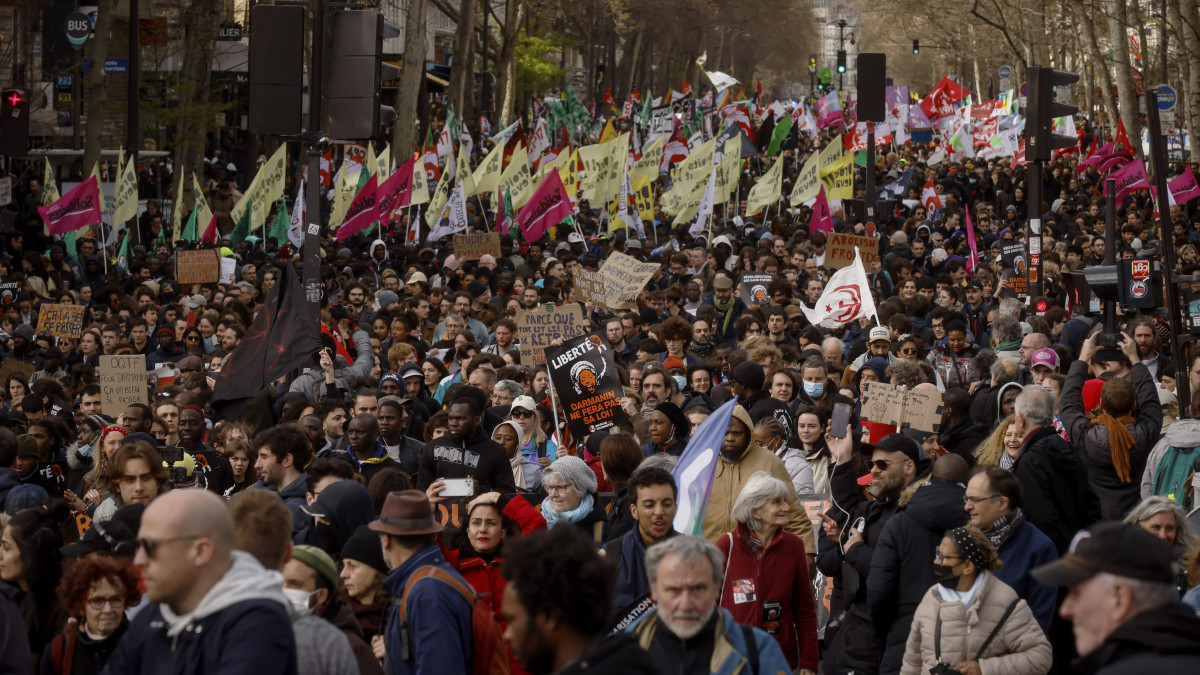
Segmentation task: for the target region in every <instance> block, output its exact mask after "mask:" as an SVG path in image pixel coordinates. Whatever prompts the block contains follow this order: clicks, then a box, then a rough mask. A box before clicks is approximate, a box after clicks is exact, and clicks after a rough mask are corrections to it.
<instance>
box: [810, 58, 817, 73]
mask: <svg viewBox="0 0 1200 675" xmlns="http://www.w3.org/2000/svg"><path fill="white" fill-rule="evenodd" d="M808 72H809V74H810V75H815V74H816V73H817V55H816V54H809V55H808Z"/></svg>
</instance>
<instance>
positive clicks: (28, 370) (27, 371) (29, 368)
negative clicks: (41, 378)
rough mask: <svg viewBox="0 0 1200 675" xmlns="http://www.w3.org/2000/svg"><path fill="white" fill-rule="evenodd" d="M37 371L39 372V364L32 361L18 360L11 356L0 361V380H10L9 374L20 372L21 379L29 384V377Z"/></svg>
mask: <svg viewBox="0 0 1200 675" xmlns="http://www.w3.org/2000/svg"><path fill="white" fill-rule="evenodd" d="M35 372H37V366H35V365H33V364H32V363H25V362H24V361H18V360H16V359H15V358H11V357H10V358H7V359H4V360H3V361H0V382H8V376H9V375H12V374H13V373H18V374H20V375H21V380H22V381H23V382H25V384H26V386H28V385H29V378H30V377H33V374H34V373H35Z"/></svg>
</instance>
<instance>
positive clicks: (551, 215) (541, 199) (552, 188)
mask: <svg viewBox="0 0 1200 675" xmlns="http://www.w3.org/2000/svg"><path fill="white" fill-rule="evenodd" d="M572 213H573V211H572V209H571V199H570V198H569V197H568V196H567V189H566V188H565V187H563V182H562V178H561V177H560V176H559V175H558V172H557V171H551V172H550V173H549V174H547V175H546V179H545V180H543V181H542V184H541V185H539V186H538V187H537V189H536V190H534V192H533V195H532V196H531V197H530V198H529V202H528V203H526V204H525V206H524V207H522V208H521V212H520V213H518V214H517V223H519V224H520V226H521V235H522V236H523V237H525V241H528V242H534V241H537V240H538V239H541V238H542V235H543V234H546V230H548V229H550V227H551V226H553V225H557V224H559V223H560V222H562V220H563V218H566V217H567V216H569V215H571V214H572Z"/></svg>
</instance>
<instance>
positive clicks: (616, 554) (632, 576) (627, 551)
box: [604, 508, 679, 614]
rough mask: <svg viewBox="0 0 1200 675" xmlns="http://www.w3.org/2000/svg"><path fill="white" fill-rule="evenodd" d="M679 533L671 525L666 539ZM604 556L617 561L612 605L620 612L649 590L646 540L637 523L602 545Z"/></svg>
mask: <svg viewBox="0 0 1200 675" xmlns="http://www.w3.org/2000/svg"><path fill="white" fill-rule="evenodd" d="M628 510H629V509H628V508H627V509H626V512H628ZM677 534H679V533H678V532H676V531H675V528H674V527H672V528H671V529H670V531H669V532H667V536H666V539H670V538H671V537H674V536H675V535H677ZM604 557H605V558H615V559H616V563H617V589H616V595H615V596H614V597H613V607H615V608H616V610H617V613H618V614H621V613H623V612H622V609H623V608H624V607H625V606H626V605H628V604H630V603H631V602H633V601H634V600H637V599H638V598H640V597H642V596H643V595H646V594H647V593H649V592H650V580H649V578H648V577H647V573H646V542H645V541H644V540H643V539H642V535H641V532H639V531H638V526H637V523H636V522H635V523H634V526H633V529H631V530H628V531H627V532H625V534H623V535H621V538H620V539H611V540H609V541H608V543H606V544H605V545H604Z"/></svg>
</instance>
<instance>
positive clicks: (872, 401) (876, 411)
mask: <svg viewBox="0 0 1200 675" xmlns="http://www.w3.org/2000/svg"><path fill="white" fill-rule="evenodd" d="M862 417H863V419H865V420H868V421H870V422H875V423H877V424H890V425H894V426H897V427H899V428H900V429H906V428H912V429H920V430H921V431H929V432H932V433H935V434H936V433H938V430H939V427H941V424H942V393H941V392H939V391H937V390H934V389H910V388H909V387H904V386H901V385H895V384H884V383H883V382H869V383H864V391H863V404H862Z"/></svg>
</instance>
